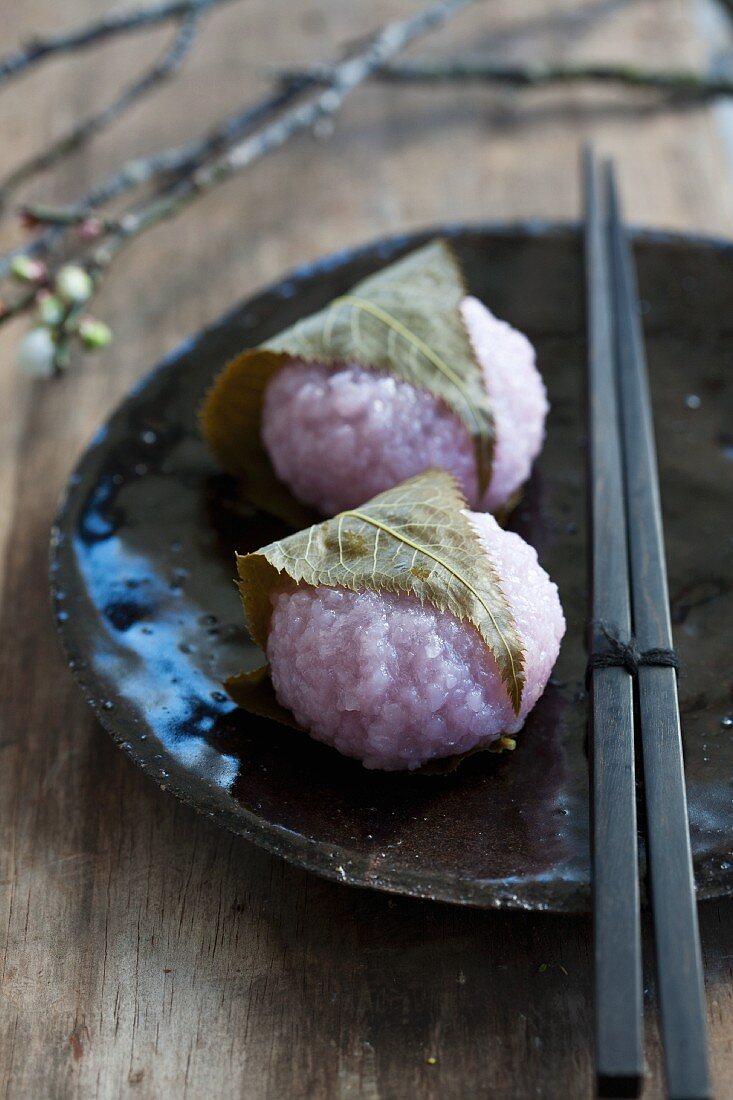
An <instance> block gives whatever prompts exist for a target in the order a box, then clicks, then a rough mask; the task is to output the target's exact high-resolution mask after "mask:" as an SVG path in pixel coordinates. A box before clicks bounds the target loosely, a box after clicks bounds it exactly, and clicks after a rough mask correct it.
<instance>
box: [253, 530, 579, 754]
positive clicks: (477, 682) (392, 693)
mask: <svg viewBox="0 0 733 1100" xmlns="http://www.w3.org/2000/svg"><path fill="white" fill-rule="evenodd" d="M466 514H467V515H468V516H469V519H470V520H471V522H472V523H473V526H474V529H475V530H476V532H477V534H478V535H479V538H480V541H481V544H482V546H483V548H484V550H485V551H486V554H487V555H488V556H489V558H490V560H491V562H492V563H493V565H494V567H495V570H496V572H497V574H498V575H499V577H501V588H502V592H503V593H504V596H505V598H506V599H507V601H508V603H509V605H510V608H511V610H512V613H513V615H514V620H515V623H516V628H517V632H518V634H519V636H520V638H521V640H522V643H523V647H524V651H525V685H524V691H523V694H522V700H521V709H520V711H519V714H515V713H514V710H513V708H512V705H511V701H510V699H509V695H508V692H507V688H506V686H505V685H504V684H503V683H502V680H501V676H500V673H499V669H498V666H497V664H496V660H495V659H494V657H493V655H492V654H491V652H490V651H489V650H488V649H487V647H486V645H485V644H484V642H483V641H482V639H481V637H480V635H479V633H478V631H477V630H476V628H475V627H473V626H472V625H470V624H468V623H463V622H460V621H459V620H457V619H456V618H454V617H453V616H452V615H451V614H449V613H447V612H443V611H438V610H436V609H435V608H434V607H432V606H431V605H429V604H421V603H420V602H419V600H418V599H417V598H416V597H413V596H408V595H393V594H390V593H386V592H382V593H376V592H359V593H356V592H351V591H348V590H347V589H344V588H329V587H318V588H314V587H311V586H310V585H305V584H301V585H295V584H293V583H290V584H286V585H284V586H283V587H281V588H279V589H278V590H277V591H276V592H275V593H274V594H273V597H272V602H273V610H272V618H271V623H270V630H269V635H268V640H267V646H266V650H267V658H268V661H269V663H270V672H271V677H272V683H273V686H274V689H275V694H276V696H277V699H278V701H279V702H280V704H281V705H282V706H285V707H287V708H288V709H289V710H290V711H291V712H292V713H293V715H294V717H295V719H296V720H297V722H298V723H299V725H301V726H303V727H304V728H305V729H307V730H308V731H309V732H310V734H311V736H312V737H313V738H315V739H316V740H317V741H323V742H325V743H326V744H328V745H332V746H333V747H334V748H336V749H338V751H339V752H341V753H343V755H345V756H351V757H355V758H356V759H358V760H361V761H362V763H363V764H364V765H365V767H367V768H381V769H383V770H385V771H398V770H401V769H409V770H412V769H414V768H418V767H420V766H421V765H422V764H425V763H427V762H428V761H429V760H434V759H439V758H440V757H445V756H452V755H454V754H459V753H465V752H468V751H469V750H470V749H473V748H475V747H476V746H486V745H489V744H491V742H493V741H496V740H497V739H498V738H499V737H500V736H501V735H502V734H512V733H516V732H517V731H518V730H519V729H521V728H522V726H523V725H524V721H525V718H526V716H527V714H528V713H529V711H530V710H531V709H532V707H533V706H534V705H535V703H536V702H537V700H538V699H539V697H540V695H541V694H542V692H543V691H544V689H545V686H546V684H547V680H548V679H549V676H550V673H551V671H552V668H553V665H554V664H555V661H556V659H557V655H558V652H559V648H560V641H561V639H562V636H563V634H564V632H565V619H564V617H563V613H562V607H561V605H560V599H559V597H558V592H557V586H556V585H555V584H553V583H552V581H551V580H550V578H549V577H548V576H547V573H545V571H544V569H542V567H541V566H540V565H539V563H538V561H537V554H536V552H535V550H534V549H533V548H532V547H531V546H529V545H528V544H527V543H526V542H524V540H523V539H521V538H520V537H519V535H516V534H514V533H513V532H509V531H504V530H502V529H501V528H500V527H499V525H498V524H497V522H496V520H495V519H494V518H493V516H490V515H486V514H476V513H470V512H469V513H466Z"/></svg>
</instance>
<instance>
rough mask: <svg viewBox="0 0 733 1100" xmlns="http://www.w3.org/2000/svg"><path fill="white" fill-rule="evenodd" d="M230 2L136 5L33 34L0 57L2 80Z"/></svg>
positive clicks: (175, 1) (171, 1)
mask: <svg viewBox="0 0 733 1100" xmlns="http://www.w3.org/2000/svg"><path fill="white" fill-rule="evenodd" d="M231 2H232V0H168V2H166V3H162V4H154V5H153V6H152V7H145V8H133V9H132V10H130V11H125V12H117V13H116V14H112V15H108V16H103V17H102V18H101V19H99V20H95V21H94V22H93V23H88V24H87V25H86V26H84V27H78V28H77V29H76V30H73V31H66V32H62V33H60V34H54V35H48V36H47V37H45V38H41V37H38V38H32V39H30V41H28V42H27V43H26V44H25V45H24V46H21V47H20V49H17V50H14V51H12V52H11V53H9V54H6V55H5V56H4V57H0V83H2V82H3V81H6V80H11V79H12V78H13V77H16V76H19V75H20V73H22V72H25V71H26V70H27V69H30V68H32V67H33V66H34V65H37V64H38V63H39V62H41V61H45V60H46V59H47V58H49V57H52V56H53V55H54V54H61V53H76V52H77V51H79V50H85V49H88V48H89V47H90V46H96V45H97V44H98V43H99V42H104V41H105V40H106V39H108V38H113V37H115V36H116V35H119V34H130V33H131V32H133V31H142V30H147V29H148V28H149V27H155V26H157V25H158V24H160V23H167V22H170V21H171V20H181V19H185V18H186V16H189V15H194V14H196V15H201V14H203V12H205V11H209V10H210V9H211V8H215V7H219V6H221V5H222V4H229V3H231Z"/></svg>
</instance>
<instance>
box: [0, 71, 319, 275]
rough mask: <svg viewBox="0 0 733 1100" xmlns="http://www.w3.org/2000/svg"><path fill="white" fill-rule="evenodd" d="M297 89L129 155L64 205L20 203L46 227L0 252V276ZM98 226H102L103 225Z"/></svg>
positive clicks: (194, 158) (192, 162)
mask: <svg viewBox="0 0 733 1100" xmlns="http://www.w3.org/2000/svg"><path fill="white" fill-rule="evenodd" d="M302 90H303V89H302V86H298V85H297V84H296V83H292V84H289V85H288V86H287V87H285V88H282V89H281V90H278V91H275V92H273V93H271V94H270V95H267V96H265V97H264V98H263V99H261V100H259V101H258V102H257V103H254V104H248V105H247V106H245V107H244V108H243V109H242V110H241V111H239V112H237V113H235V114H233V115H230V116H229V117H227V118H225V119H223V120H222V121H221V122H219V123H218V124H217V125H216V126H214V127H212V129H211V130H209V131H207V133H206V134H204V135H203V136H202V137H199V138H195V139H194V140H193V141H189V142H186V143H184V144H183V145H173V146H170V147H169V148H167V149H162V150H160V151H159V152H157V153H153V154H151V155H150V156H149V157H134V158H132V159H131V160H129V161H127V162H126V163H125V164H123V166H122V168H120V170H119V171H118V172H115V173H113V175H111V176H108V178H107V179H106V180H103V181H102V183H100V184H97V186H95V187H93V188H92V189H91V190H89V191H88V192H87V193H86V194H85V195H83V196H82V197H81V198H80V199H78V200H77V201H76V202H75V203H73V204H71V205H69V206H65V207H49V206H45V205H43V204H40V203H30V204H28V205H26V206H24V207H23V213H24V214H25V215H26V216H28V217H29V218H30V219H31V220H33V221H36V222H38V223H39V224H40V225H43V226H46V227H47V228H46V229H45V230H44V231H43V232H41V233H38V234H37V235H36V236H35V237H34V238H33V239H32V240H31V241H29V242H28V243H27V244H25V245H21V246H20V247H18V248H15V249H13V250H12V251H10V252H6V253H4V254H3V255H1V256H0V279H4V278H6V277H7V275H8V274H9V272H10V269H11V266H12V263H13V260H14V259H16V258H17V257H18V256H27V257H28V258H29V259H45V258H46V257H48V256H49V255H51V253H52V252H53V250H54V249H55V247H56V245H57V244H59V243H60V242H61V241H62V240H63V239H64V237H65V236H66V233H67V231H68V230H69V228H71V227H73V226H75V225H79V224H80V223H82V222H84V221H85V220H86V219H87V218H88V217H89V215H90V214H92V213H93V212H94V211H95V210H98V209H100V208H101V207H103V206H106V205H107V203H110V202H112V201H114V200H115V199H119V198H121V197H122V196H123V195H125V194H127V193H128V192H129V191H131V190H134V189H135V188H138V187H142V186H144V185H146V184H148V183H153V182H155V181H157V180H159V179H161V178H162V179H166V178H167V179H168V180H169V181H170V180H175V179H176V177H178V176H181V175H183V174H184V173H186V172H191V171H193V170H194V169H195V168H196V167H197V166H198V165H199V164H201V163H204V162H205V161H206V160H207V159H210V158H211V157H214V156H217V155H218V154H220V153H222V152H223V151H224V150H225V149H226V148H227V147H228V146H229V145H230V144H231V143H232V142H234V141H239V140H240V139H241V138H242V137H244V135H245V134H247V133H249V132H250V131H251V130H253V129H255V127H256V126H259V125H260V124H261V123H263V122H265V121H266V120H267V119H268V118H270V117H272V115H274V114H276V113H277V112H278V111H279V110H281V109H282V108H284V107H286V106H287V105H288V104H289V103H291V102H292V101H293V100H294V99H295V98H297V96H298V95H299V94H300V93H301V92H302ZM103 228H108V226H104V225H103Z"/></svg>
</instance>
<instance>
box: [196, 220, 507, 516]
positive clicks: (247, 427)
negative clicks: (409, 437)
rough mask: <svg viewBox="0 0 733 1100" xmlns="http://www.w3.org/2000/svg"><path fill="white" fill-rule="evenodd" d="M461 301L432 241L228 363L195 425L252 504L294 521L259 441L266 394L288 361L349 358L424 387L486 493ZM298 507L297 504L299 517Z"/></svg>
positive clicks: (487, 422)
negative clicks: (456, 424)
mask: <svg viewBox="0 0 733 1100" xmlns="http://www.w3.org/2000/svg"><path fill="white" fill-rule="evenodd" d="M465 295H466V288H465V286H464V283H463V277H462V274H461V270H460V267H459V264H458V261H457V259H456V258H455V256H454V254H453V252H452V250H451V249H450V247H449V245H448V244H447V243H446V242H445V241H442V240H435V241H433V242H431V243H430V244H428V245H426V246H425V247H423V248H420V249H418V250H417V251H415V252H411V253H410V254H409V255H408V256H406V257H404V258H403V259H401V260H398V261H397V262H396V263H394V264H391V265H390V266H388V267H386V268H384V269H383V270H381V271H378V272H377V273H376V274H375V275H371V276H369V278H367V279H364V280H363V281H362V282H360V283H358V284H357V285H356V286H355V287H354V288H353V289H352V290H351V292H350V293H348V294H345V295H342V296H341V297H338V298H335V299H334V300H333V301H332V302H330V303H329V305H327V306H326V307H325V309H322V310H320V311H319V312H318V313H314V314H312V315H311V316H309V317H306V318H304V319H303V320H302V321H299V322H298V323H297V324H295V325H293V326H292V327H291V328H289V329H286V330H285V331H284V332H282V333H280V334H279V335H278V336H276V337H274V338H273V339H272V340H269V341H268V342H267V343H266V344H264V345H263V346H262V347H260V348H255V349H254V350H250V351H245V352H244V353H243V354H242V355H240V356H239V357H238V358H236V359H234V360H233V361H232V362H231V363H229V365H228V366H227V367H226V368H225V369H224V371H223V372H222V374H221V375H220V376H219V378H218V379H217V381H216V382H215V384H214V387H213V389H212V390H211V392H210V393H209V394H208V396H207V398H206V401H205V403H204V407H203V411H202V427H203V431H204V435H205V436H206V439H207V440H208V442H209V445H210V446H211V448H212V450H213V451H214V452H215V454H216V455H217V456H218V458H219V459H220V461H221V462H222V464H223V465H224V466H225V467H226V468H227V469H228V470H230V471H231V472H233V473H235V474H237V475H238V476H240V477H241V478H243V479H244V481H245V491H246V492H247V495H248V496H249V497H250V499H251V500H252V502H253V503H254V504H256V505H258V506H260V507H264V508H266V509H267V510H268V511H271V512H276V514H278V515H281V516H282V517H283V518H285V519H288V520H290V521H291V522H293V521H294V513H293V507H292V504H293V502H292V497H291V495H290V494H289V493H288V492H287V490H285V488H284V486H282V485H281V484H280V483H279V482H278V481H277V478H276V477H275V474H274V471H273V470H272V468H271V466H270V463H269V460H268V458H267V454H266V452H265V450H264V447H263V446H262V442H261V439H260V423H261V418H262V404H263V400H264V394H265V390H266V388H267V385H268V383H269V382H270V380H271V379H272V377H273V375H274V374H275V373H276V372H277V371H278V370H280V369H281V368H282V367H283V366H284V365H285V364H287V363H288V362H290V361H291V360H292V359H302V360H304V361H306V362H322V363H334V364H336V363H347V362H348V363H354V362H356V363H359V364H360V365H361V366H363V367H365V368H369V369H372V370H378V371H384V372H387V373H389V374H392V375H394V376H396V377H398V378H402V379H404V380H406V381H408V382H410V383H411V384H412V385H414V386H416V387H418V388H421V389H425V390H428V391H429V392H430V393H432V394H433V395H434V396H435V397H437V398H438V399H439V400H441V401H442V402H444V403H445V404H446V405H448V406H449V408H451V409H452V410H453V412H454V413H455V414H456V416H458V417H459V418H460V419H461V420H462V421H463V423H464V424H465V426H466V429H467V431H468V433H469V435H470V437H471V439H472V442H473V445H474V448H475V452H476V465H477V470H478V475H479V488H480V490H481V491H483V490H484V489H485V487H486V486H487V485H488V483H489V481H490V478H491V461H492V454H493V445H494V421H493V416H492V411H491V403H490V400H489V396H488V394H487V392H486V388H485V385H484V380H483V373H482V370H481V367H480V365H479V364H478V362H477V360H476V358H475V355H474V352H473V349H472V347H471V343H470V340H469V338H468V334H467V332H466V329H465V326H464V324H463V319H462V317H461V315H460V311H459V306H460V303H461V301H462V299H463V298H464V297H465ZM288 498H289V499H288ZM303 511H304V510H303V508H302V506H300V510H299V518H300V520H301V521H302V519H303ZM286 512H287V514H285V513H286ZM309 515H310V516H311V518H312V513H309Z"/></svg>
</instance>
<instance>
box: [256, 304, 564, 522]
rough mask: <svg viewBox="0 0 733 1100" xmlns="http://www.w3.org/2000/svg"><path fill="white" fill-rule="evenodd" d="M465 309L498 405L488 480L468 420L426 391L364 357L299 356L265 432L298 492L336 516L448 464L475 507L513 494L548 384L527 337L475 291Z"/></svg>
mask: <svg viewBox="0 0 733 1100" xmlns="http://www.w3.org/2000/svg"><path fill="white" fill-rule="evenodd" d="M459 309H460V316H461V318H462V320H463V323H464V325H465V327H466V332H467V334H468V336H469V339H470V341H471V345H472V347H473V349H474V352H475V355H476V358H477V360H478V362H479V364H480V366H481V371H482V377H483V385H484V386H485V388H486V393H487V395H488V397H489V400H490V402H491V408H492V412H493V419H494V432H495V439H494V453H493V465H492V471H491V480H490V481H489V484H488V487H487V488H486V489H484V491H483V492H482V493H479V488H478V473H477V469H476V457H475V454H474V448H473V446H472V443H471V438H470V436H469V434H468V431H467V429H466V426H465V425H464V424H463V423H462V421H461V420H460V419H459V417H458V416H456V414H455V413H454V412H453V411H452V410H451V409H450V408H449V407H448V406H447V405H446V404H445V403H444V401H442V400H441V399H440V398H438V397H436V396H435V395H434V394H432V393H430V392H429V391H428V390H425V389H420V388H418V387H417V386H414V385H412V384H411V383H410V382H407V381H404V380H402V379H399V378H395V377H393V376H392V375H389V374H383V373H377V372H376V371H372V370H369V369H367V368H365V367H362V366H360V365H359V364H358V363H345V364H341V365H335V366H334V365H329V364H327V363H305V362H302V361H298V360H295V361H293V362H292V363H290V364H288V365H287V366H285V367H283V369H282V370H280V371H279V372H278V373H277V374H276V375H275V377H274V378H273V380H272V381H271V382H270V384H269V386H268V387H267V391H266V393H265V401H264V407H263V413H262V440H263V442H264V445H265V449H266V451H267V454H268V455H269V458H270V461H271V462H272V465H273V467H274V469H275V473H276V474H277V476H278V477H279V478H280V480H281V481H284V482H285V483H286V485H287V486H288V487H289V488H290V490H291V491H292V492H293V494H294V495H295V496H296V497H297V498H298V500H301V501H303V502H304V503H305V504H308V505H310V506H311V507H313V508H315V509H316V510H317V511H318V512H320V513H322V514H323V515H327V516H330V515H333V514H334V513H335V512H340V511H341V510H342V509H344V508H351V507H353V505H355V504H357V503H358V502H359V501H360V500H366V499H368V498H369V497H370V496H374V494H375V493H380V492H382V490H384V489H389V488H390V487H391V486H392V485H396V484H398V482H400V481H403V480H404V479H406V478H408V477H412V476H413V474H419V473H422V471H423V470H427V469H429V468H430V467H431V466H440V467H443V469H445V470H448V471H449V472H450V473H452V474H453V475H454V476H455V477H456V479H457V480H458V483H459V485H460V486H461V488H462V489H463V492H464V493H465V495H466V498H467V500H468V501H469V502H470V503H471V504H472V505H473V506H474V507H477V508H480V509H482V510H485V511H490V512H493V511H496V510H498V509H500V508H502V507H503V506H504V505H506V504H507V502H508V501H510V500H511V498H512V497H513V496H514V494H515V493H516V492H517V490H518V489H519V488H520V487H521V486H522V485H523V484H524V482H525V481H526V480H527V478H528V477H529V474H530V470H531V468H532V462H533V461H534V459H535V458H536V456H537V455H538V454H539V452H540V450H541V448H542V443H543V441H544V436H545V418H546V416H547V412H548V408H549V406H548V402H547V394H546V390H545V386H544V383H543V381H542V378H541V376H540V373H539V371H538V370H537V367H536V365H535V352H534V348H533V347H532V345H531V344H530V342H529V340H528V339H527V338H526V336H524V335H523V334H522V333H521V332H518V331H517V330H516V329H514V328H512V327H511V325H509V324H507V323H506V321H500V320H499V319H498V318H496V317H494V315H493V314H492V313H490V312H489V310H488V309H487V308H486V306H484V305H482V303H481V302H480V301H479V300H478V299H477V298H471V297H466V298H464V299H463V300H462V302H461V304H460V307H459Z"/></svg>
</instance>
